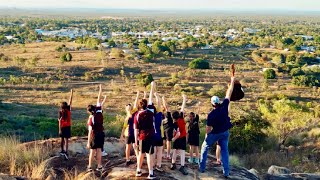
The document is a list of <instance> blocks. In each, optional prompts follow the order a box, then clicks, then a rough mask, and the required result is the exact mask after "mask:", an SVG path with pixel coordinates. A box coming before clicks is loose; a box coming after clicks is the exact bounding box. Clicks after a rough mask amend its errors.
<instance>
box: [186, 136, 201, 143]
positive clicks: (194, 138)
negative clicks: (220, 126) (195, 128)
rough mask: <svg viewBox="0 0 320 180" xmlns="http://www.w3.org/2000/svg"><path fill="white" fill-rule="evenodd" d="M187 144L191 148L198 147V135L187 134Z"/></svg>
mask: <svg viewBox="0 0 320 180" xmlns="http://www.w3.org/2000/svg"><path fill="white" fill-rule="evenodd" d="M188 144H189V145H191V146H199V144H200V142H199V134H189V137H188Z"/></svg>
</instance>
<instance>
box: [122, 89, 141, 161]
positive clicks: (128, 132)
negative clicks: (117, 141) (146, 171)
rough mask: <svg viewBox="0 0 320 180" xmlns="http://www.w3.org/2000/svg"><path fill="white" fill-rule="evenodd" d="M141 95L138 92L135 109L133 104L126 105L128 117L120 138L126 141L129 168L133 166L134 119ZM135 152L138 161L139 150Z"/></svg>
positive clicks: (135, 149)
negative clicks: (131, 154) (131, 152)
mask: <svg viewBox="0 0 320 180" xmlns="http://www.w3.org/2000/svg"><path fill="white" fill-rule="evenodd" d="M139 94H140V92H139V91H137V96H136V99H135V101H134V104H133V107H132V105H131V104H128V105H126V113H127V116H126V118H125V119H124V124H123V129H122V132H121V136H120V138H121V140H125V143H126V150H125V154H126V165H127V166H129V165H130V164H133V162H132V161H131V159H130V149H131V145H132V144H134V143H135V138H134V129H133V124H134V117H135V115H136V113H137V112H138V108H137V107H138V100H139ZM134 151H135V155H136V157H137V159H138V149H137V148H134Z"/></svg>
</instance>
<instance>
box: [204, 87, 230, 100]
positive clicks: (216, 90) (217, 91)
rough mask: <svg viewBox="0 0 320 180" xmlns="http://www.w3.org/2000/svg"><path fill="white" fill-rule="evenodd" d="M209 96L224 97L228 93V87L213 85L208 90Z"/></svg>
mask: <svg viewBox="0 0 320 180" xmlns="http://www.w3.org/2000/svg"><path fill="white" fill-rule="evenodd" d="M207 93H208V95H209V96H218V97H221V98H222V97H224V96H225V95H226V88H225V87H223V86H220V85H217V86H213V87H212V88H211V89H210V90H209V91H208V92H207Z"/></svg>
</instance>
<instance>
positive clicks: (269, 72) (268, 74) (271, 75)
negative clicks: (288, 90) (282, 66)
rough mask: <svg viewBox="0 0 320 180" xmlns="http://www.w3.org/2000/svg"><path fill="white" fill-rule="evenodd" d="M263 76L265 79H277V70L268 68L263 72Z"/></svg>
mask: <svg viewBox="0 0 320 180" xmlns="http://www.w3.org/2000/svg"><path fill="white" fill-rule="evenodd" d="M263 77H264V78H265V79H275V78H276V72H275V71H274V70H273V69H267V70H265V71H264V72H263Z"/></svg>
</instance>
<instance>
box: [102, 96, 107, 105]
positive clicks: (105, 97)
mask: <svg viewBox="0 0 320 180" xmlns="http://www.w3.org/2000/svg"><path fill="white" fill-rule="evenodd" d="M106 99H107V96H106V95H104V98H103V101H102V103H101V107H102V106H103V105H104V103H105V102H106Z"/></svg>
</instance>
